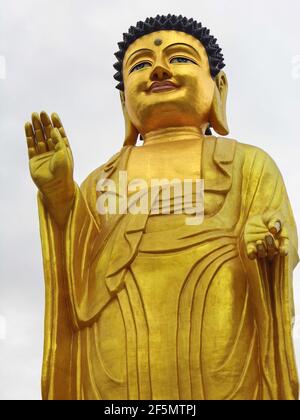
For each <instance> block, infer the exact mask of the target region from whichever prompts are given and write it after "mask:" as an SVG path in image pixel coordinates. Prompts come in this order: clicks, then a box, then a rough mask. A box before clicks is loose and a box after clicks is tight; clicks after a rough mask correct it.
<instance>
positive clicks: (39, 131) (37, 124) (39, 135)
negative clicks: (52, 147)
mask: <svg viewBox="0 0 300 420" xmlns="http://www.w3.org/2000/svg"><path fill="white" fill-rule="evenodd" d="M31 119H32V125H33V128H34V133H35V138H36V140H37V148H38V151H39V153H44V152H46V151H47V150H48V148H47V144H46V141H45V136H44V131H43V126H42V123H41V120H40V117H39V114H38V113H37V112H34V113H33V114H32V117H31Z"/></svg>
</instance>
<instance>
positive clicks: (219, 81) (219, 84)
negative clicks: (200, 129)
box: [209, 71, 229, 136]
mask: <svg viewBox="0 0 300 420" xmlns="http://www.w3.org/2000/svg"><path fill="white" fill-rule="evenodd" d="M227 92H228V83H227V77H226V74H225V73H224V72H223V71H220V73H218V75H217V76H216V78H215V92H214V98H213V103H212V107H211V110H210V116H209V123H210V125H211V127H212V128H213V129H214V130H215V131H216V132H217V133H218V134H220V135H222V136H226V135H227V134H228V133H229V128H228V124H227V117H226V99H227Z"/></svg>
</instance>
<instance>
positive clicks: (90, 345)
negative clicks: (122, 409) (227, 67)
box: [26, 31, 298, 400]
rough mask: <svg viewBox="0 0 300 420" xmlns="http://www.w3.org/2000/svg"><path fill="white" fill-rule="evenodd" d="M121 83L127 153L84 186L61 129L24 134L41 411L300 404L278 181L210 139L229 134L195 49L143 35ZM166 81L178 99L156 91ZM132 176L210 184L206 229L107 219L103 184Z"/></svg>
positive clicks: (288, 232)
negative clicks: (56, 405)
mask: <svg viewBox="0 0 300 420" xmlns="http://www.w3.org/2000/svg"><path fill="white" fill-rule="evenodd" d="M157 39H160V40H161V41H162V42H161V43H159V42H155V40H157ZM173 44H175V45H173ZM141 49H143V51H139V50H141ZM174 57H185V58H188V59H191V60H192V61H191V62H190V61H188V62H184V63H183V62H176V60H175V62H174V61H173V58H174ZM145 61H146V62H147V63H148V64H147V65H146V66H144V67H143V68H140V69H139V70H136V71H133V72H131V70H132V68H133V67H134V66H135V65H137V64H140V63H141V62H145ZM123 72H124V82H125V92H124V93H122V94H121V103H122V107H123V113H124V118H125V130H126V131H125V141H124V146H123V147H122V149H121V150H120V151H119V152H118V153H117V154H116V155H114V156H113V157H112V158H111V159H110V161H108V162H107V163H106V164H104V165H102V166H101V167H99V168H98V169H96V170H95V171H94V172H92V173H91V174H90V175H89V176H88V177H87V179H86V180H85V182H84V183H83V184H82V185H81V187H78V186H77V185H76V183H75V182H74V181H73V159H72V153H71V149H70V146H69V142H68V140H67V138H66V134H65V132H64V128H63V126H62V124H61V122H60V120H59V118H58V116H57V115H56V114H53V115H52V118H51V119H50V118H49V117H48V115H47V114H46V113H44V112H43V113H41V114H40V115H38V114H33V116H32V123H27V124H26V136H27V142H28V150H29V158H30V160H29V164H30V172H31V176H32V178H33V180H34V182H35V184H36V186H37V187H38V190H39V193H38V206H39V216H40V230H41V239H42V250H43V260H44V274H45V286H46V311H45V343H44V362H43V374H42V392H43V398H44V399H175V400H176V399H200V400H202V399H250V400H251V399H265V400H267V399H298V379H297V372H296V366H295V357H294V350H293V342H292V323H293V316H294V312H293V311H294V308H293V293H292V273H293V269H294V267H295V266H296V264H297V263H298V254H297V232H296V227H295V222H294V218H293V213H292V210H291V207H290V204H289V199H288V196H287V193H286V189H285V186H284V183H283V180H282V176H281V174H280V172H279V170H278V168H277V167H276V165H275V163H274V162H273V160H272V159H271V158H270V157H269V156H268V155H267V154H266V153H265V152H264V151H262V150H261V149H259V148H256V147H253V146H250V145H246V144H241V143H239V142H237V141H235V140H232V139H227V138H222V137H215V136H206V135H205V134H204V133H205V130H206V128H207V127H208V125H211V126H212V127H213V128H214V130H215V131H216V132H217V133H218V134H219V135H226V134H228V126H227V121H226V96H227V80H226V76H225V73H224V72H220V73H219V75H218V76H217V77H216V78H215V80H213V79H212V78H211V76H210V72H209V64H208V58H207V55H206V52H205V49H204V48H203V46H202V45H201V43H200V42H199V41H198V40H197V39H195V38H193V37H192V36H191V35H187V34H185V33H181V32H176V31H160V32H155V33H153V34H149V35H145V36H143V37H142V38H140V39H138V40H136V41H135V42H134V43H133V44H131V45H130V47H129V48H128V50H127V51H126V55H125V59H124V68H123ZM164 80H167V81H171V82H173V83H174V84H175V85H176V86H177V87H176V88H173V89H168V90H163V91H160V90H158V91H151V90H149V87H150V86H151V83H153V82H154V81H159V82H160V81H164ZM139 133H140V134H142V136H143V138H144V144H143V146H141V147H137V146H135V142H136V139H137V135H138V134H139ZM124 170H127V172H128V179H129V180H132V179H135V178H143V179H145V180H146V181H147V182H148V183H149V182H150V181H151V179H152V178H163V177H166V178H169V179H173V178H180V179H186V178H191V179H196V178H199V177H200V178H203V179H204V182H205V185H204V188H205V195H204V200H205V201H204V203H205V209H204V210H205V217H204V222H203V223H202V224H201V225H193V226H190V225H187V224H186V223H185V215H184V214H182V215H180V214H179V215H178V214H170V215H153V214H150V213H149V214H139V215H132V214H130V213H128V214H116V215H101V214H99V213H98V212H97V210H96V202H97V199H98V196H99V194H101V192H97V191H96V185H97V182H98V180H99V178H100V176H101V177H103V176H104V177H105V178H107V179H111V180H115V181H117V180H118V175H119V173H120V171H124Z"/></svg>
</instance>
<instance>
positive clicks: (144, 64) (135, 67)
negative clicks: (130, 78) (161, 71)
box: [129, 61, 151, 73]
mask: <svg viewBox="0 0 300 420" xmlns="http://www.w3.org/2000/svg"><path fill="white" fill-rule="evenodd" d="M146 67H151V63H149V61H143V62H142V63H139V64H136V65H135V66H134V67H132V69H131V70H130V72H129V73H132V72H133V71H137V70H141V69H144V68H146Z"/></svg>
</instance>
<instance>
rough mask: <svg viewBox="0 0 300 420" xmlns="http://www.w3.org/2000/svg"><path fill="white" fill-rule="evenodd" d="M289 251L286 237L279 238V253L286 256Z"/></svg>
mask: <svg viewBox="0 0 300 420" xmlns="http://www.w3.org/2000/svg"><path fill="white" fill-rule="evenodd" d="M288 253H289V240H288V238H281V239H280V246H279V254H280V255H281V256H282V257H286V256H287V255H288Z"/></svg>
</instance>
